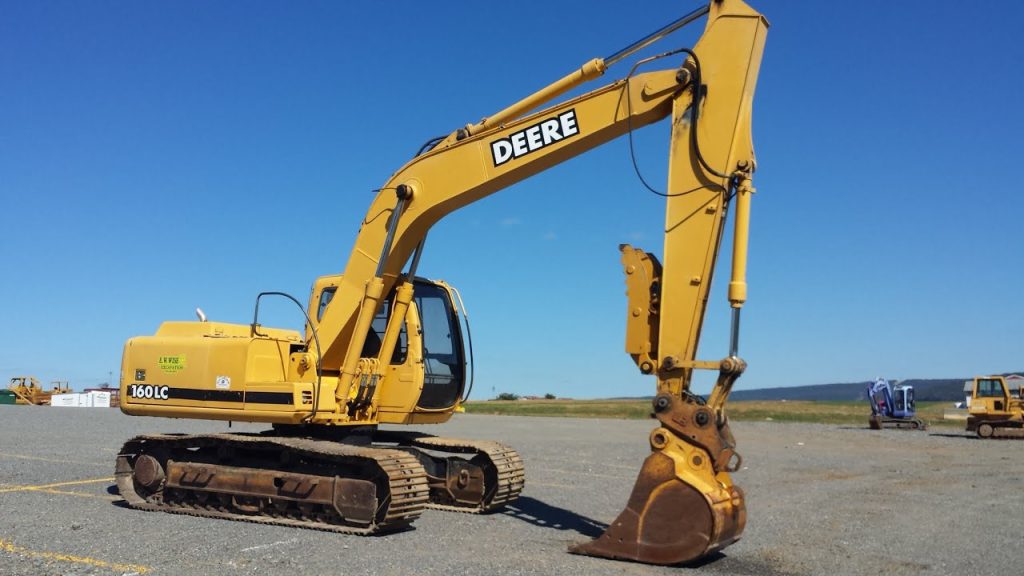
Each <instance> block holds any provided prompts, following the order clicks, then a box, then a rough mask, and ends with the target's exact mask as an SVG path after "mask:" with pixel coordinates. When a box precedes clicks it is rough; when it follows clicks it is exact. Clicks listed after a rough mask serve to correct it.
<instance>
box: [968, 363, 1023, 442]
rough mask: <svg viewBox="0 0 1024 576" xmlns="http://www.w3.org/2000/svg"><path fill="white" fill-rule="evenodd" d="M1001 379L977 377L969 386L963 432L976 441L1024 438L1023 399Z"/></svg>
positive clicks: (1000, 377)
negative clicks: (965, 427) (968, 403)
mask: <svg viewBox="0 0 1024 576" xmlns="http://www.w3.org/2000/svg"><path fill="white" fill-rule="evenodd" d="M1021 394H1024V392H1018V395H1017V396H1014V395H1013V393H1012V392H1011V391H1010V387H1009V386H1008V385H1007V383H1006V378H1005V377H1003V376H978V377H977V378H974V381H973V383H972V385H971V406H970V408H969V409H968V411H967V431H968V432H974V433H976V434H977V435H978V438H1024V399H1021V396H1020V395H1021Z"/></svg>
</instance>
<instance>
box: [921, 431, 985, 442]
mask: <svg viewBox="0 0 1024 576" xmlns="http://www.w3.org/2000/svg"><path fill="white" fill-rule="evenodd" d="M928 435H929V436H942V437H943V438H960V439H961V440H978V439H979V438H978V437H977V436H975V435H973V434H964V433H963V432H961V433H959V434H956V433H953V432H929V433H928Z"/></svg>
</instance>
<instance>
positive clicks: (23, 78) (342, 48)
mask: <svg viewBox="0 0 1024 576" xmlns="http://www.w3.org/2000/svg"><path fill="white" fill-rule="evenodd" d="M753 5H754V6H755V7H757V8H758V9H759V10H761V11H762V12H764V13H765V14H766V15H767V16H768V18H769V20H770V21H771V23H772V28H771V30H770V31H769V35H768V43H767V48H766V52H765V58H764V62H763V65H762V68H761V76H760V81H759V85H758V89H757V96H756V100H755V109H754V115H755V118H754V128H755V133H754V137H755V146H756V150H757V154H758V162H759V171H758V173H757V177H756V185H757V188H758V194H757V196H756V197H755V199H754V206H753V223H752V233H751V234H752V235H751V249H750V258H751V265H750V271H749V278H748V279H749V283H750V298H749V302H748V305H747V306H746V308H745V309H744V317H743V330H744V331H743V337H742V340H741V354H742V355H743V356H744V357H745V358H746V359H747V361H748V363H749V365H750V367H749V369H748V371H747V373H746V375H745V376H744V377H743V378H742V379H741V380H740V381H739V382H738V384H737V389H749V388H760V387H772V386H791V385H800V384H816V383H823V382H836V381H858V380H868V379H872V378H874V377H877V376H886V377H889V378H910V377H958V376H965V377H966V376H970V375H972V374H975V373H984V372H1001V371H1008V370H1019V369H1021V368H1022V367H1024V354H1022V352H1024V346H1022V337H1021V334H1022V333H1021V327H1022V326H1024V305H1022V303H1021V301H1020V299H1019V294H1020V292H1021V287H1022V286H1024V272H1022V268H1024V266H1022V264H1024V258H1022V255H1021V248H1022V246H1024V235H1022V228H1021V221H1022V215H1024V200H1022V197H1021V194H1020V190H1019V188H1020V185H1019V184H1018V180H1019V177H1018V175H1017V170H1018V166H1019V164H1020V158H1019V155H1020V152H1021V145H1020V132H1021V129H1022V128H1024V112H1022V107H1021V106H1020V105H1019V100H1020V97H1021V96H1020V95H1021V93H1022V92H1024V80H1022V75H1021V74H1019V73H1018V68H1019V66H1020V63H1021V62H1022V61H1024V46H1022V45H1021V43H1020V42H1019V32H1018V30H1017V27H1018V26H1017V23H1018V22H1019V21H1020V20H1021V17H1022V16H1024V8H1022V5H1021V4H1019V3H1016V2H996V3H989V4H986V5H985V6H984V8H979V7H974V6H970V5H965V4H963V3H962V2H957V3H953V2H881V1H868V2H838V1H837V2H799V3H798V2H779V1H774V2H772V1H761V2H754V3H753ZM515 6H516V8H515V9H514V10H510V9H508V8H507V7H506V6H504V5H501V4H498V3H481V2H451V3H425V2H412V1H395V2H366V3H355V2H352V3H347V2H344V3H343V2H287V3H286V2H198V1H183V2H163V3H155V2H89V3H84V2H50V1H40V2H14V1H10V0H3V1H0V79H2V80H0V214H2V215H3V224H4V233H3V234H2V235H0V270H2V281H0V377H3V378H5V379H6V378H7V377H9V376H14V375H19V374H33V375H36V376H38V377H39V378H40V379H42V380H44V381H49V380H53V379H58V378H59V379H68V380H70V381H71V383H72V385H73V386H75V387H76V388H82V387H84V386H89V385H95V384H98V383H100V382H105V381H107V379H108V375H109V374H110V373H111V372H113V373H114V377H115V378H116V376H117V374H116V372H117V370H118V369H119V362H120V354H121V346H122V344H123V342H124V340H125V339H127V338H128V337H131V336H134V335H140V334H150V333H152V332H153V331H154V330H155V329H156V328H157V326H158V325H159V323H160V322H161V321H163V320H167V319H181V320H184V319H191V318H192V310H193V309H194V308H195V307H196V306H201V307H203V309H204V310H206V312H207V314H208V315H209V316H210V318H211V319H215V320H221V321H231V322H241V323H245V322H248V321H249V320H250V319H251V315H252V306H253V300H254V298H255V295H256V294H257V293H258V292H260V291H262V290H283V291H287V292H290V293H292V294H294V295H296V296H297V297H298V298H299V299H300V300H303V301H304V300H305V299H306V298H307V296H308V291H309V287H310V285H311V283H312V281H313V279H314V278H315V277H316V276H318V275H321V274H328V273H336V272H339V271H341V270H342V269H343V267H344V263H345V259H346V258H347V255H348V251H349V250H350V248H351V245H352V242H353V240H354V237H355V233H356V231H357V227H358V222H359V220H360V218H361V217H362V215H363V213H364V211H365V209H366V208H367V206H368V205H369V202H370V200H371V199H372V197H373V194H372V192H371V190H372V189H374V188H377V187H379V186H380V185H381V184H382V183H383V182H384V181H385V180H386V179H387V178H388V176H389V175H390V174H391V173H392V172H393V171H394V170H396V169H397V168H398V167H399V166H401V165H402V164H403V163H404V162H405V161H406V160H408V159H409V158H410V157H411V155H412V154H413V153H414V152H415V151H416V150H417V149H418V148H419V146H420V144H421V143H423V142H424V141H425V140H427V139H428V138H430V137H432V136H435V135H439V134H445V133H447V132H450V131H451V130H453V129H455V128H456V127H458V126H461V125H464V124H466V123H469V122H474V121H477V120H479V119H480V118H481V117H483V116H486V115H488V114H490V113H493V112H495V111H497V110H499V109H501V108H503V107H505V106H506V105H508V104H510V103H511V102H513V101H515V100H517V99H519V98H521V97H523V96H525V95H526V94H529V93H530V92H532V91H533V90H536V89H537V88H540V87H542V86H544V85H545V84H547V83H549V82H551V81H553V80H555V79H557V78H559V77H561V76H563V75H564V74H566V73H568V72H569V71H571V70H573V69H575V68H577V67H578V66H579V65H580V64H582V63H583V62H584V61H586V60H588V59H590V58H593V57H600V56H606V55H609V54H611V53H612V52H614V51H616V50H618V49H619V48H621V47H623V46H625V45H626V44H628V43H630V42H631V41H633V40H635V39H637V38H639V37H641V36H643V35H645V34H646V33H648V32H650V31H652V30H654V29H656V28H658V27H659V26H661V25H662V24H664V23H667V22H669V21H671V20H673V19H675V18H677V17H678V16H680V15H681V14H682V13H684V12H687V11H689V10H690V9H692V8H693V7H694V6H696V4H695V3H693V4H688V3H685V2H684V3H679V2H661V3H655V2H645V3H634V4H631V5H630V6H629V8H630V9H629V10H623V8H622V5H621V4H620V3H612V2H583V1H570V2H557V3H547V2H540V1H528V2H520V3H516V5H515ZM701 26H702V24H701V25H696V26H691V27H689V28H687V29H686V30H684V31H683V32H681V33H679V34H677V35H675V36H673V37H671V38H670V39H668V40H667V41H665V42H663V43H662V44H660V45H659V46H658V47H657V49H658V51H660V50H663V49H667V48H670V47H676V46H689V45H692V43H693V42H694V40H695V38H696V36H697V35H698V34H699V32H700V28H701ZM627 71H628V66H626V65H621V64H620V65H618V66H616V67H613V68H612V69H611V70H610V71H609V72H608V73H607V74H606V76H605V77H604V79H602V80H598V81H597V82H595V83H593V84H592V86H591V87H592V88H596V87H598V86H600V85H602V84H604V83H606V82H610V81H612V80H614V79H616V78H619V77H622V76H623V75H625V73H626V72H627ZM666 136H667V127H666V126H665V125H664V124H659V125H656V126H653V127H650V128H647V129H645V130H643V131H641V132H639V133H638V134H637V143H638V154H639V156H640V162H641V166H642V169H643V170H644V173H645V175H646V176H648V179H649V180H653V181H656V182H661V181H663V180H664V174H665V166H664V164H665V161H664V159H665V157H666V155H667V146H666V143H665V138H666ZM662 214H663V213H662V203H661V201H660V200H659V199H657V198H655V197H653V196H652V195H650V194H649V193H647V192H645V191H643V189H642V187H641V186H640V185H639V183H638V182H637V180H636V176H635V175H634V174H633V172H632V168H631V165H630V161H629V155H628V148H627V145H626V142H625V140H620V141H616V142H613V143H610V144H608V145H606V146H604V147H601V148H599V149H596V150H593V151H591V152H589V153H587V154H585V155H584V156H582V157H579V158H577V159H574V160H572V161H570V162H568V163H566V164H564V165H561V166H559V167H557V168H554V169H552V170H549V171H548V172H546V173H543V174H541V175H538V176H537V177H534V178H532V179H530V180H528V181H526V182H523V183H521V184H519V185H516V186H514V187H512V188H510V189H508V190H505V191H503V192H501V193H499V194H497V195H495V196H492V197H490V198H488V199H485V200H484V201H481V202H479V203H477V204H474V205H472V206H470V207H467V208H465V209H463V210H462V211H460V212H457V213H455V214H453V215H451V216H450V217H448V218H447V219H445V220H443V221H442V222H441V223H440V224H439V225H438V226H437V227H436V228H435V229H434V230H433V231H432V232H431V235H430V238H429V241H428V244H427V250H426V253H425V255H424V259H423V261H422V263H421V267H420V272H421V274H423V275H426V276H429V277H434V278H443V279H445V280H448V281H450V282H451V283H453V284H454V285H456V286H458V287H459V288H460V289H461V290H462V293H463V295H464V296H465V298H466V300H467V304H468V306H469V309H470V312H471V318H472V320H473V334H474V336H475V345H476V353H477V361H478V366H477V384H476V386H477V388H476V390H477V391H476V392H475V393H474V397H477V398H483V397H487V396H490V395H491V394H492V393H493V392H502V391H509V392H516V393H521V394H544V393H547V392H551V393H554V394H557V395H560V396H562V395H565V396H576V397H602V396H635V395H642V394H648V393H650V392H651V391H652V390H653V386H654V383H653V381H652V380H651V379H649V378H647V377H643V376H641V375H639V374H638V373H637V370H636V368H635V367H634V366H633V365H632V363H631V361H630V360H629V358H628V357H627V356H626V355H625V354H624V353H623V352H622V340H623V327H624V314H625V299H624V296H623V292H624V283H623V280H622V277H621V271H620V265H619V260H618V251H617V245H618V244H619V243H622V242H629V243H633V244H634V245H637V246H641V247H644V248H646V249H648V250H652V251H655V252H660V251H661V237H660V230H661V226H662V224H663V215H662ZM723 262H727V259H723ZM725 277H726V273H724V272H722V273H720V274H719V276H718V283H717V285H716V287H715V289H714V296H713V297H714V298H715V300H714V301H713V302H712V304H711V307H710V310H711V312H710V314H709V316H708V320H707V325H706V329H705V332H704V338H703V340H702V346H701V354H700V356H701V357H703V358H708V359H714V358H720V357H722V356H723V355H725V353H726V350H727V334H728V330H727V325H728V307H727V304H726V303H725V302H724V286H725V281H724V280H723V279H724V278H725ZM290 306H291V305H290V304H286V303H284V302H283V301H282V302H280V303H268V304H267V305H266V312H265V314H266V315H265V316H264V317H263V318H264V323H265V324H268V325H278V326H282V327H292V328H296V329H298V328H300V327H301V320H300V319H299V317H298V315H297V313H296V312H295V311H294V310H293V309H292V308H290ZM709 382H710V379H709V378H701V379H700V380H698V382H697V384H696V385H695V388H696V389H697V391H698V392H706V391H707V390H708V383H709Z"/></svg>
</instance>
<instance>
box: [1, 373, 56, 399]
mask: <svg viewBox="0 0 1024 576" xmlns="http://www.w3.org/2000/svg"><path fill="white" fill-rule="evenodd" d="M7 389H8V390H10V391H12V392H14V396H15V403H16V404H28V405H32V406H49V405H50V398H51V397H53V395H54V394H67V393H69V392H71V387H70V386H68V383H67V382H65V381H63V380H56V381H53V382H50V387H49V388H43V386H42V385H41V384H40V383H39V380H36V379H35V378H33V377H32V376H15V377H13V378H11V382H10V384H8V385H7Z"/></svg>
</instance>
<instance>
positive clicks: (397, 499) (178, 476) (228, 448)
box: [115, 432, 525, 535]
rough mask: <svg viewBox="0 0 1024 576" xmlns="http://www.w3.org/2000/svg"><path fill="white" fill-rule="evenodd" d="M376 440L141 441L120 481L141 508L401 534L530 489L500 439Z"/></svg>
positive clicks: (403, 435)
mask: <svg viewBox="0 0 1024 576" xmlns="http://www.w3.org/2000/svg"><path fill="white" fill-rule="evenodd" d="M374 441H375V443H374V445H369V446H359V445H352V444H345V443H342V442H337V441H332V440H322V439H311V438H302V437H288V436H270V435H265V434H264V435H260V434H206V435H190V436H186V435H174V434H152V435H143V436H137V437H135V438H133V439H131V440H129V441H128V442H127V443H125V445H124V446H123V447H122V448H121V452H120V454H119V455H118V457H117V466H116V471H115V476H116V482H117V486H118V490H119V491H120V493H121V496H122V497H123V498H124V499H125V501H126V502H127V503H128V505H129V506H131V507H132V508H136V509H140V510H147V511H162V512H170V513H174V514H186V515H191V516H204V517H209V518H221V519H227V520H239V521H244V522H254V523H259V524H275V525H281V526H293V527H302V528H312V529H316V530H326V531H331V532H341V533H346V534H359V535H369V534H376V533H382V532H392V531H396V530H401V529H404V528H406V527H408V526H409V525H410V524H412V522H413V521H415V520H416V519H417V518H418V517H419V516H420V514H421V513H422V511H423V509H424V508H426V507H430V508H435V509H440V510H446V511H454V512H463V513H472V514H479V513H486V512H491V511H493V510H497V509H499V508H501V507H503V506H504V505H505V504H507V503H509V502H511V501H513V500H515V499H516V497H518V496H519V493H520V492H522V490H523V487H524V484H525V473H524V469H523V462H522V459H521V458H520V457H519V454H518V453H517V452H516V451H515V450H513V449H512V448H509V447H508V446H505V445H503V444H500V443H498V442H491V441H472V440H460V439H455V438H439V437H435V436H430V435H426V434H420V433H416V432H380V433H378V434H376V435H374ZM453 455H454V456H453ZM424 465H426V468H424Z"/></svg>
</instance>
